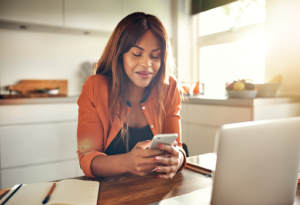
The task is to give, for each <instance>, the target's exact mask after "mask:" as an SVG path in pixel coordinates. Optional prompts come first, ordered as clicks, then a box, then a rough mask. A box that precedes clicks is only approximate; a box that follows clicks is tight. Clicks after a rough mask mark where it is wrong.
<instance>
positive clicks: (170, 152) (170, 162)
mask: <svg viewBox="0 0 300 205" xmlns="http://www.w3.org/2000/svg"><path fill="white" fill-rule="evenodd" d="M158 147H159V148H160V149H161V150H164V151H165V152H166V154H164V155H161V156H156V157H155V158H154V161H156V162H157V163H159V164H160V166H157V167H156V168H155V170H156V172H159V173H166V174H160V175H158V176H157V177H158V178H161V179H172V178H173V177H174V176H175V174H176V172H177V170H178V169H179V168H180V167H181V165H182V163H183V160H184V156H183V153H182V152H181V151H179V149H178V146H177V142H175V144H174V145H166V144H159V145H158Z"/></svg>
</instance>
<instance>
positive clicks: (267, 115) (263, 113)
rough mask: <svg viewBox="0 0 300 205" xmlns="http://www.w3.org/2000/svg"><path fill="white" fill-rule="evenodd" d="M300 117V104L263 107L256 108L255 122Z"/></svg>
mask: <svg viewBox="0 0 300 205" xmlns="http://www.w3.org/2000/svg"><path fill="white" fill-rule="evenodd" d="M297 116H300V103H289V104H277V105H261V106H255V107H254V120H271V119H280V118H288V117H297Z"/></svg>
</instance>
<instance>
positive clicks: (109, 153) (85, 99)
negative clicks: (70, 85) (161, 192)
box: [77, 12, 186, 179]
mask: <svg viewBox="0 0 300 205" xmlns="http://www.w3.org/2000/svg"><path fill="white" fill-rule="evenodd" d="M173 69H174V61H173V56H172V52H171V46H170V41H169V38H168V35H167V33H166V30H165V28H164V26H163V25H162V23H161V22H160V20H159V19H158V18H156V17H155V16H153V15H149V14H144V13H140V12H138V13H133V14H130V15H128V16H127V17H125V18H124V19H123V20H121V22H120V23H119V24H118V25H117V27H116V28H115V30H114V32H113V34H112V36H111V37H110V39H109V41H108V43H107V45H106V48H105V50H104V52H103V55H102V56H101V58H100V60H99V61H98V63H97V64H96V68H95V71H96V75H93V76H91V77H89V78H88V80H87V81H86V82H85V84H84V86H83V88H82V92H81V95H80V97H79V99H78V106H79V117H78V131H77V139H78V157H79V161H80V165H81V168H82V170H83V172H84V173H85V175H86V176H89V177H99V176H102V177H105V176H113V175H118V174H122V173H128V172H129V173H133V174H136V175H140V176H142V175H146V174H148V173H149V172H151V171H152V170H153V169H155V170H156V171H157V172H158V173H159V175H158V177H159V178H165V179H171V178H172V177H173V176H174V175H175V174H176V172H177V171H179V170H181V169H183V167H184V166H185V163H186V160H185V158H186V155H185V152H184V150H183V149H182V147H181V145H182V143H181V138H180V115H179V111H180V103H181V98H180V92H179V88H178V85H177V81H176V78H175V77H174V76H173ZM161 133H177V134H178V138H177V140H176V141H177V143H175V144H174V145H172V146H171V145H162V146H160V149H147V147H149V145H150V140H151V139H152V138H153V136H154V135H157V134H161Z"/></svg>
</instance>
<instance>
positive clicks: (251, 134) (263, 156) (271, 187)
mask: <svg viewBox="0 0 300 205" xmlns="http://www.w3.org/2000/svg"><path fill="white" fill-rule="evenodd" d="M216 145H217V146H215V150H216V152H217V165H216V171H215V172H214V174H213V177H214V182H213V192H212V197H211V204H212V205H241V204H242V205H248V204H249V205H254V204H255V205H268V204H270V205H276V204H278V205H283V204H293V202H294V198H295V193H296V188H297V178H298V174H299V164H300V117H297V118H287V119H280V120H268V121H254V122H244V123H236V124H229V125H224V126H222V127H221V128H220V129H219V131H218V133H217V138H216Z"/></svg>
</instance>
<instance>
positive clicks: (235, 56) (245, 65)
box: [200, 33, 265, 96]
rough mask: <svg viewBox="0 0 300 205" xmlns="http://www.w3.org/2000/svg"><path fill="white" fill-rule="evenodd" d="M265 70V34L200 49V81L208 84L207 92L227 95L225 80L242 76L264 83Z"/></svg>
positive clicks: (232, 79)
mask: <svg viewBox="0 0 300 205" xmlns="http://www.w3.org/2000/svg"><path fill="white" fill-rule="evenodd" d="M264 73H265V37H264V35H263V34H262V33H259V34H256V35H251V36H249V37H247V38H245V39H244V40H242V41H238V42H233V43H227V44H219V45H213V46H206V47H202V48H201V49H200V82H202V83H204V84H205V94H206V95H209V96H224V95H225V83H226V82H232V81H234V80H238V79H251V80H253V81H254V83H263V82H264Z"/></svg>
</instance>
